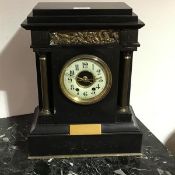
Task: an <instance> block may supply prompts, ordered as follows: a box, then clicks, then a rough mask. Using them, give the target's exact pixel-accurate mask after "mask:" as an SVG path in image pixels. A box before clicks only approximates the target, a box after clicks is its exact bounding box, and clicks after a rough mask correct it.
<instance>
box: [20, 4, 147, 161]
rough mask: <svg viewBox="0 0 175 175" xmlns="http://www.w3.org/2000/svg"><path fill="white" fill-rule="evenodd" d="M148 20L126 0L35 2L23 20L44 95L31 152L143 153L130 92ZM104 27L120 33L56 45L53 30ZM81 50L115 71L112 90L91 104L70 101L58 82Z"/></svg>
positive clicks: (37, 113) (29, 139) (36, 154)
mask: <svg viewBox="0 0 175 175" xmlns="http://www.w3.org/2000/svg"><path fill="white" fill-rule="evenodd" d="M75 7H76V8H75ZM85 7H86V8H85ZM87 7H88V8H87ZM143 25H144V24H143V23H142V22H141V21H140V20H139V19H138V17H137V15H135V14H134V13H133V12H132V9H131V8H130V7H129V6H128V5H126V4H125V3H116V2H115V3H111V2H109V3H38V4H37V5H36V6H35V7H34V9H33V10H32V12H31V13H30V14H29V16H28V17H27V19H26V20H25V21H24V22H23V24H22V27H24V28H25V29H27V30H31V37H32V44H31V47H32V48H33V50H34V52H35V54H36V67H37V80H38V94H39V107H37V108H36V110H35V113H34V122H33V127H32V128H31V133H30V135H29V137H28V148H29V157H32V158H34V157H38V156H39V157H40V156H50V155H57V156H65V155H69V156H70V155H74V156H76V155H81V154H85V155H87V156H88V155H89V154H90V155H95V154H118V155H119V154H128V153H129V154H130V153H131V154H135V153H136V154H139V153H140V151H141V140H142V133H141V132H140V130H139V128H138V126H137V122H136V119H135V115H134V113H133V111H132V109H131V106H130V104H129V97H130V83H131V82H130V81H131V70H132V57H133V51H136V50H137V47H138V46H139V43H138V29H139V28H141V27H143ZM101 30H104V31H107V32H109V33H110V32H111V31H113V32H115V33H116V34H117V36H118V38H117V39H116V40H115V41H114V42H111V43H110V42H108V39H107V40H106V42H107V43H88V44H86V43H78V44H75V43H70V44H66V43H61V44H59V43H55V44H51V39H52V38H51V35H52V34H53V33H54V32H70V31H71V32H74V33H76V32H94V31H95V32H99V31H101ZM82 54H88V55H95V56H97V57H99V58H101V59H102V60H103V61H104V62H105V63H106V64H107V65H108V67H109V68H110V70H111V73H112V87H111V89H110V92H109V93H108V95H107V96H106V97H105V98H104V99H103V100H101V101H99V102H97V103H94V104H91V105H80V104H76V103H73V102H71V101H70V100H69V99H67V98H66V97H65V96H64V95H63V93H62V92H61V89H60V85H59V75H60V71H61V69H62V67H63V66H64V64H65V63H66V62H67V61H68V60H70V59H71V58H73V57H74V56H77V55H82ZM74 124H75V125H76V124H80V125H81V124H100V126H101V131H100V134H89V135H88V134H80V135H76V134H75V135H71V131H70V126H71V125H74ZM82 133H83V132H82ZM45 143H48V144H45ZM131 143H132V144H131Z"/></svg>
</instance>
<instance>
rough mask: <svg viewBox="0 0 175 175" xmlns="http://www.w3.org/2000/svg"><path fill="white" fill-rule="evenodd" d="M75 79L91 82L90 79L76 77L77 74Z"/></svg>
mask: <svg viewBox="0 0 175 175" xmlns="http://www.w3.org/2000/svg"><path fill="white" fill-rule="evenodd" d="M77 79H79V80H81V81H84V82H89V83H91V84H92V83H93V82H92V81H90V80H91V79H86V80H85V79H84V78H81V77H78V76H77Z"/></svg>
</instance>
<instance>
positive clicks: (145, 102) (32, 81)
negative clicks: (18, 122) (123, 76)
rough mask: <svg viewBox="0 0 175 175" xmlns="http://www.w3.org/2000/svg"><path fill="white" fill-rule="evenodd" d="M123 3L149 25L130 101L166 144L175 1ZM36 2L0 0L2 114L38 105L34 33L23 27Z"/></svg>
mask: <svg viewBox="0 0 175 175" xmlns="http://www.w3.org/2000/svg"><path fill="white" fill-rule="evenodd" d="M47 1H49V0H47ZM52 1H53V0H52ZM125 2H126V3H128V4H129V5H130V6H131V7H132V8H133V9H134V12H135V13H136V14H138V16H139V18H140V19H141V20H143V21H144V22H145V24H146V26H145V27H144V28H142V29H141V30H140V31H139V42H140V43H141V47H140V48H138V51H137V52H135V53H134V61H133V74H132V89H131V105H132V106H133V108H134V111H135V113H136V115H137V117H138V118H139V119H140V120H141V121H142V122H143V123H144V124H145V125H146V126H147V127H148V128H149V129H150V130H151V131H152V132H153V133H154V134H155V135H156V136H157V137H158V138H159V139H160V140H161V141H162V142H164V143H165V142H166V140H167V139H168V138H169V137H170V136H171V135H172V134H173V132H175V114H174V113H175V107H174V104H175V103H174V101H175V1H174V0H161V1H160V0H154V1H151V0H147V1H145V0H125ZM36 3H37V0H25V1H24V0H0V117H1V118H3V117H9V116H14V115H19V114H26V113H32V112H33V110H34V108H35V106H36V105H37V103H38V101H37V85H36V70H35V62H34V53H33V52H32V50H31V49H30V48H29V46H30V33H29V31H25V30H24V29H21V28H20V24H21V23H22V21H23V20H24V19H25V18H26V16H27V15H28V13H29V12H30V11H31V9H32V8H33V6H34V5H35V4H36Z"/></svg>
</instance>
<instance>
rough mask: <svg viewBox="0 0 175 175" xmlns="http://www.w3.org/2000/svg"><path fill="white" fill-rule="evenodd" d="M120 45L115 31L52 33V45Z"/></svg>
mask: <svg viewBox="0 0 175 175" xmlns="http://www.w3.org/2000/svg"><path fill="white" fill-rule="evenodd" d="M115 42H117V43H119V34H118V32H116V31H114V30H96V31H60V32H52V33H50V45H69V44H70V45H80V44H110V43H115Z"/></svg>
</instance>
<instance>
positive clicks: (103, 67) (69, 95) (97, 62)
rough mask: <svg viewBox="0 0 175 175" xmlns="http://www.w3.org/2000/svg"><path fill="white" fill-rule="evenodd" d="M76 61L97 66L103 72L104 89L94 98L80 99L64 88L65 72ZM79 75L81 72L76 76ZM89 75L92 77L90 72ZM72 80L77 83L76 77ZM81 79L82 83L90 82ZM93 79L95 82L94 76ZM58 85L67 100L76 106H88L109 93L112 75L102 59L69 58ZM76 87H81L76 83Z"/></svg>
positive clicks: (84, 56) (80, 56) (87, 57)
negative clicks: (87, 62)
mask: <svg viewBox="0 0 175 175" xmlns="http://www.w3.org/2000/svg"><path fill="white" fill-rule="evenodd" d="M78 61H89V62H91V63H92V64H94V65H96V66H98V67H99V68H100V69H101V70H102V71H103V74H104V77H105V82H106V83H105V86H104V88H103V89H102V91H101V92H100V93H99V94H97V95H96V96H94V97H92V98H87V99H84V98H81V97H79V96H78V95H76V94H72V93H71V92H70V90H69V89H68V88H67V87H66V86H65V80H64V78H65V76H66V70H67V69H68V68H69V67H70V66H71V65H72V64H73V63H74V62H78ZM80 73H81V72H79V73H78V74H80ZM90 73H91V74H92V75H93V73H92V72H90ZM74 78H76V81H77V77H74ZM83 78H84V81H86V82H88V80H89V81H90V79H88V78H87V77H86V76H84V77H83ZM83 78H81V79H83ZM78 79H79V77H78ZM85 79H86V80H85ZM93 79H94V80H95V76H94V75H93ZM96 79H99V78H96ZM94 80H93V83H92V85H93V84H94V82H95V81H94ZM82 81H83V80H82ZM84 83H85V82H84ZM59 84H60V88H61V91H62V92H63V94H64V95H65V96H66V97H67V98H68V99H69V100H71V101H72V102H74V103H77V104H81V105H89V104H94V103H96V102H99V101H101V100H102V99H103V98H104V97H106V95H107V94H108V93H109V91H110V89H111V86H112V74H111V71H110V69H109V67H108V65H107V64H106V63H105V62H104V61H103V60H102V59H100V58H99V57H96V56H94V55H77V56H75V57H73V58H71V59H70V60H69V61H67V62H66V63H65V65H64V66H63V68H62V70H61V73H60V75H59ZM77 85H79V86H81V87H82V85H80V83H77ZM90 86H91V85H88V86H87V87H86V86H84V89H86V88H88V87H90Z"/></svg>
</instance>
